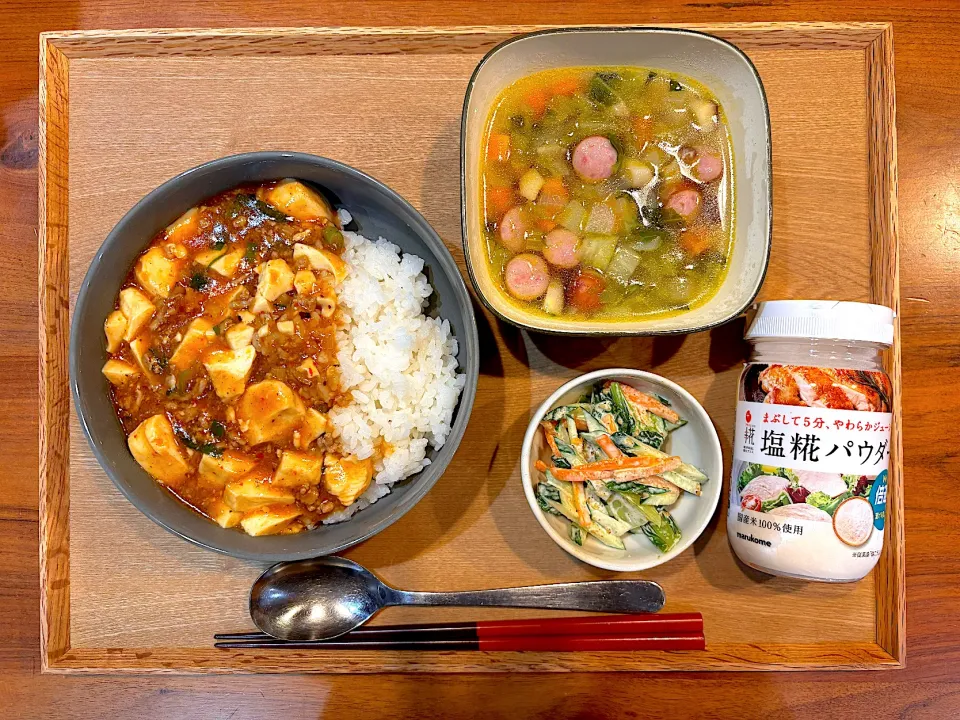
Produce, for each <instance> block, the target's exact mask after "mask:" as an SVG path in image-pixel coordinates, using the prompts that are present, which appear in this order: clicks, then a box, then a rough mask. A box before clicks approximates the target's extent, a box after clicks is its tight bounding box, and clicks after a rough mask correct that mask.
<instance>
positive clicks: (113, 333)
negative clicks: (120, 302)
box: [103, 305, 153, 353]
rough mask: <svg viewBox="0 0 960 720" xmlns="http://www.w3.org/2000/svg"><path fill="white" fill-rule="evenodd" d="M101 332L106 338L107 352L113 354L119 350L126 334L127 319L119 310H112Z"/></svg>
mask: <svg viewBox="0 0 960 720" xmlns="http://www.w3.org/2000/svg"><path fill="white" fill-rule="evenodd" d="M151 307H153V306H152V305H151ZM103 332H104V334H105V335H106V336H107V352H108V353H115V352H116V351H117V350H119V349H120V345H121V344H122V343H123V336H124V334H125V333H126V332H127V318H126V317H124V315H123V313H122V312H120V311H119V310H114V311H113V312H112V313H110V314H109V315H107V319H106V320H105V321H104V322H103Z"/></svg>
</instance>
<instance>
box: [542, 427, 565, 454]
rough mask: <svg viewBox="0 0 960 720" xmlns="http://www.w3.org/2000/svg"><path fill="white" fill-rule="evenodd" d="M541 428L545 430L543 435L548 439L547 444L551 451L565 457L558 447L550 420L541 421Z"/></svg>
mask: <svg viewBox="0 0 960 720" xmlns="http://www.w3.org/2000/svg"><path fill="white" fill-rule="evenodd" d="M540 429H541V430H543V436H544V437H545V438H546V439H547V445H549V446H550V451H551V452H552V453H553V454H554V456H556V457H563V456H562V455H561V454H560V451H559V450H558V449H557V441H556V438H555V437H554V432H553V425H551V424H550V423H548V422H541V423H540Z"/></svg>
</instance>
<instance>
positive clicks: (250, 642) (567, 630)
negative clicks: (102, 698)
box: [214, 613, 704, 651]
mask: <svg viewBox="0 0 960 720" xmlns="http://www.w3.org/2000/svg"><path fill="white" fill-rule="evenodd" d="M214 639H215V640H216V641H217V642H215V643H214V646H215V647H218V648H289V649H318V650H320V649H328V650H334V649H353V650H362V649H377V650H487V651H497V650H499V651H506V650H539V651H577V650H580V651H597V650H624V651H625V650H702V649H703V648H704V636H703V617H702V616H701V615H700V613H674V614H667V613H664V614H662V615H604V616H591V617H567V618H532V619H521V620H481V621H478V622H459V623H432V624H421V625H381V626H373V627H362V628H358V629H356V630H353V631H352V632H349V633H347V634H346V635H342V636H340V637H338V638H335V639H333V640H320V641H310V642H288V641H285V640H278V639H276V638H273V637H271V636H269V635H267V634H265V633H261V632H249V633H218V634H216V635H214Z"/></svg>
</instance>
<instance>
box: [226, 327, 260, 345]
mask: <svg viewBox="0 0 960 720" xmlns="http://www.w3.org/2000/svg"><path fill="white" fill-rule="evenodd" d="M223 337H224V339H225V340H226V341H227V345H229V346H230V349H231V350H240V349H241V348H245V347H247V346H248V345H249V344H250V343H251V341H252V340H253V328H252V327H250V326H249V325H247V324H246V323H237V324H236V325H232V326H231V327H230V328H229V329H228V330H227V331H226V332H225V333H224V334H223Z"/></svg>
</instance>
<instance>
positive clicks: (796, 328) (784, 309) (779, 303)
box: [744, 300, 896, 345]
mask: <svg viewBox="0 0 960 720" xmlns="http://www.w3.org/2000/svg"><path fill="white" fill-rule="evenodd" d="M754 307H755V310H756V313H755V314H754V316H753V320H752V321H751V323H750V326H749V327H748V328H747V332H746V334H745V335H744V337H745V338H746V339H747V340H754V339H758V338H790V339H798V340H806V339H816V340H850V341H860V342H872V343H879V344H881V345H892V344H893V319H894V317H896V315H895V313H894V312H893V310H891V309H890V308H888V307H886V306H884V305H871V304H869V303H859V302H836V301H833V300H770V301H767V302H761V303H757V304H756V305H755V306H754Z"/></svg>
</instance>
